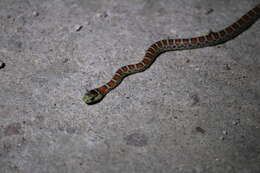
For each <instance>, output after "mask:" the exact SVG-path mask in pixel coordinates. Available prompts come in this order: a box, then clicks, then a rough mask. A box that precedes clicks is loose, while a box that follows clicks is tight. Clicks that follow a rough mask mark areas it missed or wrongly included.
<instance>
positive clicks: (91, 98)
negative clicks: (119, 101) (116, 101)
mask: <svg viewBox="0 0 260 173" xmlns="http://www.w3.org/2000/svg"><path fill="white" fill-rule="evenodd" d="M103 97H104V96H103V95H102V94H101V93H100V92H98V91H97V90H96V89H93V90H90V91H88V92H87V93H86V94H85V95H84V97H83V98H82V100H83V101H84V102H85V103H86V104H88V105H92V104H95V103H98V102H100V101H101V100H102V99H103Z"/></svg>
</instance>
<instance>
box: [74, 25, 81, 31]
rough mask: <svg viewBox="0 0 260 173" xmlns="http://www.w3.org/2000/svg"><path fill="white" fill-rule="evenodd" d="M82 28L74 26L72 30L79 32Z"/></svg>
mask: <svg viewBox="0 0 260 173" xmlns="http://www.w3.org/2000/svg"><path fill="white" fill-rule="evenodd" d="M82 28H83V26H82V25H75V26H74V29H73V30H74V31H77V32H78V31H80V30H81V29H82Z"/></svg>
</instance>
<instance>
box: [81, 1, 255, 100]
mask: <svg viewBox="0 0 260 173" xmlns="http://www.w3.org/2000/svg"><path fill="white" fill-rule="evenodd" d="M259 17H260V4H258V5H257V6H256V7H254V8H253V9H252V10H250V11H249V12H247V13H246V14H245V15H244V16H242V17H241V18H240V19H239V20H237V21H236V22H235V23H233V24H232V25H230V26H228V27H226V28H225V29H223V30H220V31H218V32H210V33H209V34H207V35H204V36H199V37H194V38H181V39H165V40H160V41H157V42H155V43H154V44H152V45H151V46H150V47H149V48H148V49H147V50H146V52H145V55H144V57H143V59H142V61H141V62H139V63H137V64H131V65H126V66H123V67H121V68H119V69H118V70H117V71H116V72H115V75H114V76H113V78H112V79H111V80H110V81H109V82H108V83H106V84H105V85H103V86H101V87H99V88H95V89H93V90H90V91H88V92H87V93H86V94H85V95H84V97H83V101H84V102H85V103H86V104H89V105H91V104H95V103H98V102H100V101H101V100H102V99H103V98H104V97H105V96H106V94H107V93H109V92H110V91H111V90H112V89H114V88H115V87H117V86H118V85H119V84H120V83H121V82H122V80H123V79H124V78H125V77H126V76H129V75H132V74H135V73H139V72H143V71H145V70H146V69H147V68H149V67H150V66H151V65H152V64H153V62H154V61H155V60H156V58H157V57H158V56H159V55H160V54H162V53H164V52H167V51H176V50H188V49H195V48H202V47H208V46H215V45H218V44H222V43H225V42H226V41H228V40H231V39H233V38H234V37H236V36H238V35H239V34H240V33H242V32H243V31H245V30H246V29H247V28H249V27H250V26H251V25H252V24H254V23H255V22H256V21H257V20H258V19H259Z"/></svg>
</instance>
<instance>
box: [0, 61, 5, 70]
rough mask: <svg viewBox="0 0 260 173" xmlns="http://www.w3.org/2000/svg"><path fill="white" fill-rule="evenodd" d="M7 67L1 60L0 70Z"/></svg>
mask: <svg viewBox="0 0 260 173" xmlns="http://www.w3.org/2000/svg"><path fill="white" fill-rule="evenodd" d="M4 67H5V63H4V62H3V61H1V60H0V69H2V68H4Z"/></svg>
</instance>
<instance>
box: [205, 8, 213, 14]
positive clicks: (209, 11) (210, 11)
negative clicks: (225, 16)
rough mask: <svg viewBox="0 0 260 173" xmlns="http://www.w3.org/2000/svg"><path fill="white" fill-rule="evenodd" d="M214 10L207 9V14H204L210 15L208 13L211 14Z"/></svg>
mask: <svg viewBox="0 0 260 173" xmlns="http://www.w3.org/2000/svg"><path fill="white" fill-rule="evenodd" d="M213 11H214V10H213V9H212V8H211V9H209V10H208V11H207V12H206V14H210V13H212V12H213Z"/></svg>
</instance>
